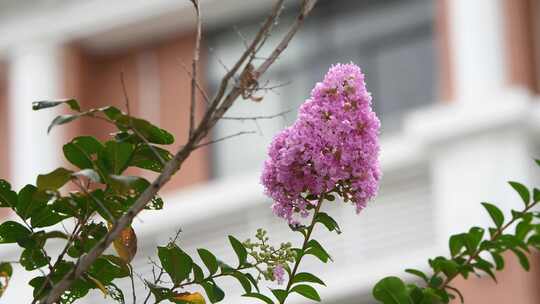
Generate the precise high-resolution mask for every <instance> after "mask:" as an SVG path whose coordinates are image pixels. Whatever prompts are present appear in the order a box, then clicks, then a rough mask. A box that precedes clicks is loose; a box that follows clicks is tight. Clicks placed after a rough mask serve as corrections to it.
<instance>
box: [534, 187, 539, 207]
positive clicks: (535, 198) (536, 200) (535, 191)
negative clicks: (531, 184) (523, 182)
mask: <svg viewBox="0 0 540 304" xmlns="http://www.w3.org/2000/svg"><path fill="white" fill-rule="evenodd" d="M533 201H534V202H535V203H538V202H540V190H538V188H534V189H533Z"/></svg>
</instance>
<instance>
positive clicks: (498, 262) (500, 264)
mask: <svg viewBox="0 0 540 304" xmlns="http://www.w3.org/2000/svg"><path fill="white" fill-rule="evenodd" d="M490 254H491V257H492V258H493V262H495V269H496V270H502V269H503V268H504V258H503V257H502V256H501V255H500V254H499V253H497V252H490Z"/></svg>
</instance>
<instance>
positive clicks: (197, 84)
mask: <svg viewBox="0 0 540 304" xmlns="http://www.w3.org/2000/svg"><path fill="white" fill-rule="evenodd" d="M180 66H181V67H182V69H183V70H184V71H185V72H186V74H187V75H188V76H189V78H190V79H192V80H193V79H195V85H196V87H197V90H198V91H199V92H200V93H201V95H202V97H203V98H204V101H205V102H206V104H208V103H210V97H208V93H206V91H205V90H204V89H203V86H202V85H201V84H200V83H199V80H198V79H196V78H194V77H193V74H191V72H190V71H189V70H188V68H187V67H186V64H185V63H184V62H183V61H182V60H180Z"/></svg>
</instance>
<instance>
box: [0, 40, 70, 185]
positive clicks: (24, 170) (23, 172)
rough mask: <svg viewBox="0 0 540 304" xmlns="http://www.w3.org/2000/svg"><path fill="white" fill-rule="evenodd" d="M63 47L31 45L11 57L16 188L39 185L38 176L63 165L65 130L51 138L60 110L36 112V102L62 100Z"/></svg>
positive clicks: (12, 140) (10, 115)
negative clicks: (34, 108) (63, 133)
mask: <svg viewBox="0 0 540 304" xmlns="http://www.w3.org/2000/svg"><path fill="white" fill-rule="evenodd" d="M61 51H62V48H61V45H59V44H56V43H50V42H40V43H34V42H33V43H28V44H24V45H20V46H19V47H16V48H13V50H12V52H11V53H10V54H9V55H10V56H9V76H8V80H9V87H8V91H9V124H10V130H11V137H10V144H9V146H8V147H9V153H10V159H11V172H12V182H13V186H14V187H16V188H20V187H21V186H23V185H25V184H27V183H32V184H33V183H35V179H36V176H37V174H40V173H46V172H49V171H51V170H53V169H55V168H56V167H58V166H59V165H60V164H61V160H62V157H63V156H62V141H61V140H62V138H63V136H62V132H63V130H62V128H61V127H60V128H56V129H53V130H52V131H51V133H50V134H49V135H47V126H48V125H49V123H50V122H51V121H52V119H54V117H55V116H56V115H57V114H58V112H59V110H60V109H57V108H52V109H46V110H41V111H33V110H32V102H33V101H36V100H47V99H57V98H61V97H62V83H63V78H62V76H63V75H62V74H63V73H62V65H61V63H62V56H61V54H62V52H61Z"/></svg>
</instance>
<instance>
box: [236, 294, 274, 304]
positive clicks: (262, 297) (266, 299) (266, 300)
mask: <svg viewBox="0 0 540 304" xmlns="http://www.w3.org/2000/svg"><path fill="white" fill-rule="evenodd" d="M242 296H243V297H246V298H255V299H259V300H261V301H263V302H264V303H266V304H274V301H272V299H270V298H269V297H267V296H265V295H263V294H260V293H255V292H253V293H246V294H244V295H242Z"/></svg>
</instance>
